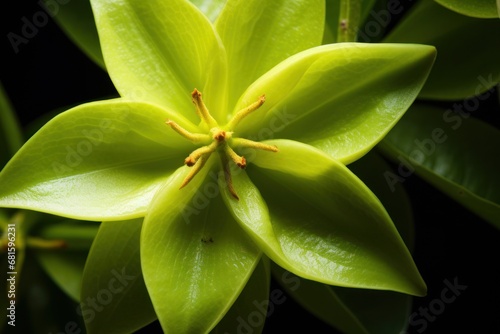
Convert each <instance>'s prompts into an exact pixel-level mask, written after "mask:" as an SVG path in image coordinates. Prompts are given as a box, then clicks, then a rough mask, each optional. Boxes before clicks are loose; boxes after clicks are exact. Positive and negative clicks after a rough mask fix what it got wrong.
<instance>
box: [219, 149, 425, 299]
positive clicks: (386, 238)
mask: <svg viewBox="0 0 500 334" xmlns="http://www.w3.org/2000/svg"><path fill="white" fill-rule="evenodd" d="M266 143H267V144H270V145H276V146H277V147H278V148H279V152H277V153H273V152H267V151H256V152H247V153H249V154H247V155H246V156H248V157H249V158H248V160H249V161H251V162H252V163H253V164H255V165H257V166H258V167H261V168H252V167H254V166H252V165H250V166H249V167H248V174H249V175H250V177H251V179H252V181H253V182H254V183H255V185H257V187H258V189H259V190H260V193H259V190H257V187H255V186H254V185H253V183H252V181H250V179H249V178H248V176H247V175H246V174H244V173H239V174H235V175H233V182H234V187H235V189H236V191H237V192H238V194H240V200H239V201H235V200H234V199H232V198H231V197H230V195H229V194H228V192H223V193H222V194H223V195H224V199H225V201H226V204H227V205H228V207H229V208H230V210H231V212H232V213H233V215H234V217H235V218H236V219H237V220H238V222H239V223H240V224H241V225H242V227H243V228H244V229H245V230H246V231H247V232H248V233H249V234H250V235H251V236H252V237H253V238H254V240H255V242H256V243H258V244H259V246H260V247H261V248H262V249H263V250H264V251H265V252H266V254H267V255H268V256H269V257H270V258H271V259H272V260H273V261H274V262H276V263H277V264H278V265H280V266H281V267H283V268H284V269H286V270H289V271H291V272H293V273H295V274H297V275H299V276H301V277H304V278H307V279H311V280H316V281H319V282H322V283H326V284H331V285H340V286H347V287H361V288H372V289H381V290H395V291H400V292H404V293H409V294H414V295H423V294H425V289H426V288H425V283H424V282H423V281H422V279H421V277H420V275H419V273H418V270H417V269H416V267H415V264H414V263H413V260H412V258H411V255H410V253H409V252H408V250H407V248H406V247H405V245H404V243H403V241H402V240H401V237H400V236H399V234H398V232H397V231H396V229H395V227H394V225H393V223H392V221H391V219H390V217H389V216H388V215H387V212H386V211H385V209H384V208H383V206H382V205H381V204H380V202H379V201H378V199H377V198H376V197H375V196H374V195H373V193H371V192H370V190H369V189H368V188H367V187H366V186H365V185H364V184H363V183H362V182H361V181H360V180H359V179H358V178H357V177H356V176H355V175H354V174H352V173H351V172H350V171H349V170H348V169H347V168H346V167H345V166H344V165H342V164H340V163H338V162H336V161H335V160H332V159H331V158H329V157H328V156H326V155H325V154H324V153H322V152H321V151H319V150H317V149H315V148H313V147H311V146H308V145H304V144H301V143H297V142H293V141H287V140H275V141H268V142H266ZM261 194H262V195H261ZM266 203H267V205H268V206H269V207H267V206H266ZM374 236H376V237H374Z"/></svg>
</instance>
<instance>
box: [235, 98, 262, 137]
mask: <svg viewBox="0 0 500 334" xmlns="http://www.w3.org/2000/svg"><path fill="white" fill-rule="evenodd" d="M264 102H266V95H261V96H260V97H259V99H258V100H257V101H256V102H254V103H252V104H251V105H249V106H248V107H246V108H244V109H241V110H240V111H238V112H237V113H236V114H235V115H234V116H233V118H232V119H231V121H229V123H228V124H227V127H228V128H229V129H234V128H235V127H236V126H237V125H238V124H239V123H240V122H241V120H243V119H244V118H245V117H247V116H248V115H250V114H251V113H252V112H254V111H255V110H257V109H259V108H260V107H261V106H262V105H263V104H264Z"/></svg>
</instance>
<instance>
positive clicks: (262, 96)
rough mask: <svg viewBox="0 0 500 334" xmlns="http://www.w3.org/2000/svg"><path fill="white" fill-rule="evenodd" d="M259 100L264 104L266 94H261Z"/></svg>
mask: <svg viewBox="0 0 500 334" xmlns="http://www.w3.org/2000/svg"><path fill="white" fill-rule="evenodd" d="M259 102H260V104H263V103H264V102H266V94H262V95H261V96H259Z"/></svg>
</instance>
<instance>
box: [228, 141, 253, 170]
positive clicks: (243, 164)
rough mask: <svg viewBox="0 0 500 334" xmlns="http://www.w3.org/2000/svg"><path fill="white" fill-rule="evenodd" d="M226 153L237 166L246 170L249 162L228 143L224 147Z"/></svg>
mask: <svg viewBox="0 0 500 334" xmlns="http://www.w3.org/2000/svg"><path fill="white" fill-rule="evenodd" d="M224 151H225V152H226V154H227V155H228V156H229V157H230V158H231V160H233V161H234V163H235V164H236V166H238V167H240V168H241V169H245V167H246V166H247V160H246V159H245V157H241V156H239V155H238V154H237V153H236V152H235V151H234V150H233V149H232V148H231V146H229V145H228V144H227V143H226V144H225V145H224Z"/></svg>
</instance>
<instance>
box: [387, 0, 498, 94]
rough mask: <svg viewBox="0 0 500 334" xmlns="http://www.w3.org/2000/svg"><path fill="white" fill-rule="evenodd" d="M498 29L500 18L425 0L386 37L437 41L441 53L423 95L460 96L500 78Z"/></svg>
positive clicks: (484, 88)
mask: <svg viewBox="0 0 500 334" xmlns="http://www.w3.org/2000/svg"><path fill="white" fill-rule="evenodd" d="M498 31H500V20H498V19H474V18H471V17H467V16H464V15H460V14H457V13H454V12H452V11H450V10H448V9H446V8H443V7H442V6H440V5H438V4H436V3H434V2H433V1H421V2H420V3H418V4H416V6H415V8H412V11H411V13H409V14H408V17H406V18H405V19H404V20H403V21H401V23H400V24H399V25H398V26H397V27H396V28H395V29H394V30H393V31H392V32H391V34H389V36H388V37H387V38H386V39H385V40H384V41H385V42H390V43H423V44H429V45H434V46H435V47H436V48H437V51H438V57H437V58H436V63H435V65H434V67H433V69H432V71H431V74H430V75H429V78H428V80H427V82H426V84H425V86H424V87H423V88H422V91H421V93H420V95H419V97H420V98H423V99H435V100H460V99H465V98H468V97H471V96H475V95H479V94H481V93H484V92H485V91H487V90H489V89H490V88H491V87H493V86H495V85H496V84H497V83H498V82H499V81H500V62H499V61H498V59H500V34H498V33H492V32H498ZM457 68H459V69H460V70H457Z"/></svg>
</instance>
